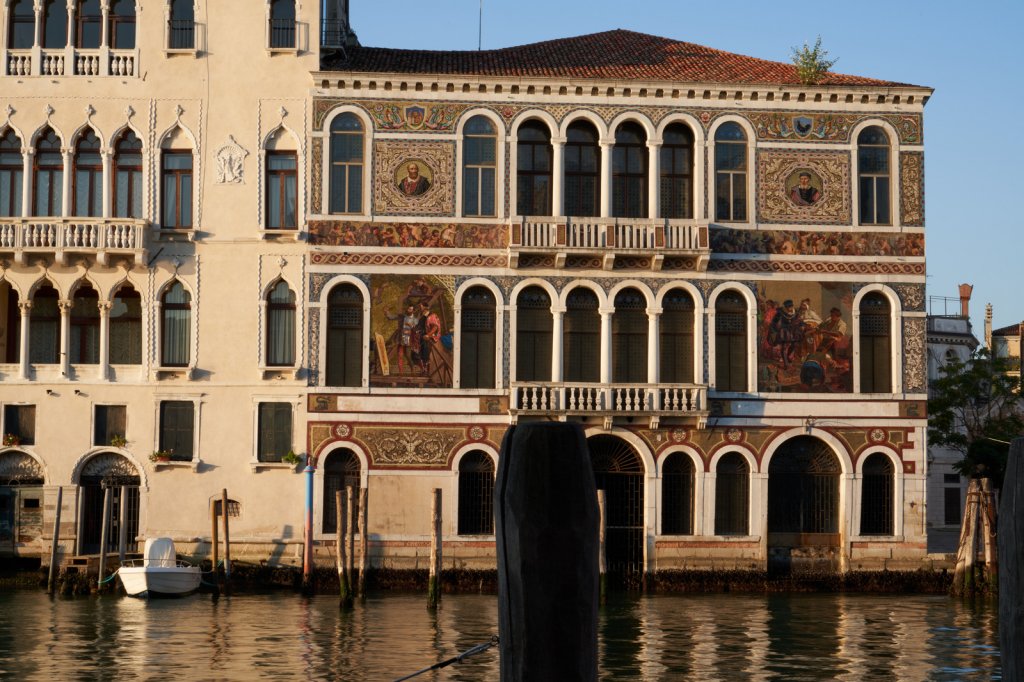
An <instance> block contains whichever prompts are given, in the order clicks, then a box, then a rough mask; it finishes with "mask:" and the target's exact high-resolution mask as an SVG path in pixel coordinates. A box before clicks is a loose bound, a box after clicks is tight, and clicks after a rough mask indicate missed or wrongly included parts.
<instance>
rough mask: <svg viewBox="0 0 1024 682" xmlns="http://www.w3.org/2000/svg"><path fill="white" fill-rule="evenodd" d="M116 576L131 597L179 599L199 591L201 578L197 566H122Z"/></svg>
mask: <svg viewBox="0 0 1024 682" xmlns="http://www.w3.org/2000/svg"><path fill="white" fill-rule="evenodd" d="M117 575H118V576H119V577H120V578H121V584H122V585H124V590H125V592H127V593H128V595H129V596H131V597H181V596H184V595H186V594H191V593H192V592H195V591H196V590H197V589H199V583H200V581H201V578H202V576H201V574H200V571H199V567H198V566H188V567H177V566H176V567H162V566H139V567H125V566H122V567H121V568H120V569H118V571H117Z"/></svg>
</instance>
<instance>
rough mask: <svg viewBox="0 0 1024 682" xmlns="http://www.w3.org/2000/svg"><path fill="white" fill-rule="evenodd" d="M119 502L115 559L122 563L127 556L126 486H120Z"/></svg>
mask: <svg viewBox="0 0 1024 682" xmlns="http://www.w3.org/2000/svg"><path fill="white" fill-rule="evenodd" d="M120 499H121V504H120V507H119V509H118V518H117V560H118V561H119V562H120V563H122V564H123V563H124V560H125V557H127V556H128V487H127V486H121V496H120Z"/></svg>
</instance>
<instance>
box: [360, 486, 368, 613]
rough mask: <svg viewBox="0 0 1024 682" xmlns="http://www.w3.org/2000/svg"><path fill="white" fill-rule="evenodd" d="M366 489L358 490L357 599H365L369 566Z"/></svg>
mask: <svg viewBox="0 0 1024 682" xmlns="http://www.w3.org/2000/svg"><path fill="white" fill-rule="evenodd" d="M367 497H368V495H367V491H366V488H360V489H359V598H360V599H366V569H367V567H368V566H369V565H370V559H369V557H368V556H367V554H368V552H369V548H370V540H369V536H368V534H367V531H366V506H367Z"/></svg>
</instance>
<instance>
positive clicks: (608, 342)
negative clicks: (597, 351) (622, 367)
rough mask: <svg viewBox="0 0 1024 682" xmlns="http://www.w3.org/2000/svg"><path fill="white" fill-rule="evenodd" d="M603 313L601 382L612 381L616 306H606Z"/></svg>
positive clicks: (608, 382) (607, 382) (601, 311)
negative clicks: (613, 332)
mask: <svg viewBox="0 0 1024 682" xmlns="http://www.w3.org/2000/svg"><path fill="white" fill-rule="evenodd" d="M599 312H600V313H601V383H602V384H610V383H611V382H612V314H613V313H614V312H615V309H614V308H605V309H602V310H600V311H599Z"/></svg>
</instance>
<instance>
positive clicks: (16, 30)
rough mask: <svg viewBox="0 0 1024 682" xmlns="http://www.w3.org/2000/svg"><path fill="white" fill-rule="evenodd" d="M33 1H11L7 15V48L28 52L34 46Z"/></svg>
mask: <svg viewBox="0 0 1024 682" xmlns="http://www.w3.org/2000/svg"><path fill="white" fill-rule="evenodd" d="M33 5H34V0H13V2H12V3H11V5H10V7H11V9H10V14H9V15H8V33H7V46H8V47H9V48H10V49H12V50H28V49H31V47H32V45H33V44H35V40H36V39H35V34H36V11H35V7H34V6H33Z"/></svg>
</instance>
